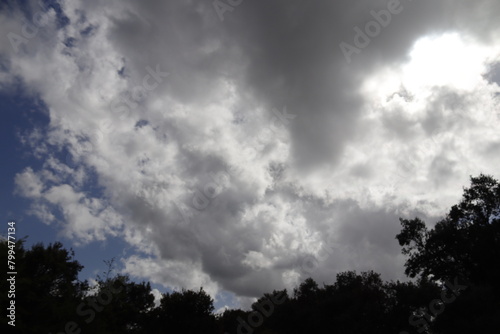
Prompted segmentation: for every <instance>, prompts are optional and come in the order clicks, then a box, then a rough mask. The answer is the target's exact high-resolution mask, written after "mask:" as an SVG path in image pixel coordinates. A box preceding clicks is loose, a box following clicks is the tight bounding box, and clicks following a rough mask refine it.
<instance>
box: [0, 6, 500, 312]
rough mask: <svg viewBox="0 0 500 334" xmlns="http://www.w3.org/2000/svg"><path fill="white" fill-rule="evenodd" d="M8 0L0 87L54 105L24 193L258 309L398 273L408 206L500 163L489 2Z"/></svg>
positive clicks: (430, 202) (187, 281)
mask: <svg viewBox="0 0 500 334" xmlns="http://www.w3.org/2000/svg"><path fill="white" fill-rule="evenodd" d="M224 3H225V2H224ZM233 3H236V1H235V2H233ZM2 6H3V8H2V13H1V14H0V24H1V25H2V27H3V29H2V30H3V31H7V32H9V33H11V34H10V35H9V34H7V35H6V36H5V38H3V39H1V42H0V61H1V66H0V70H1V72H0V88H1V89H2V90H6V91H8V90H9V87H11V86H12V85H14V84H21V85H22V86H23V88H24V89H25V90H26V91H27V92H28V93H30V94H33V95H36V96H39V97H40V98H41V99H42V100H43V102H44V103H45V104H46V105H47V108H48V113H49V116H50V125H49V126H48V127H47V128H42V129H37V131H35V132H33V133H24V134H22V139H23V141H24V142H25V143H26V145H28V147H30V148H31V149H32V151H33V153H34V154H35V155H36V156H37V157H39V158H40V159H41V160H42V161H44V164H43V167H42V168H41V169H38V170H34V169H33V168H31V167H27V168H26V169H25V170H24V171H20V172H19V174H18V175H17V177H16V184H17V190H16V191H17V193H18V194H19V195H22V196H24V197H27V198H30V199H32V203H33V205H32V208H31V212H32V213H33V214H34V215H36V216H38V217H39V218H40V219H41V220H42V221H44V222H46V223H47V224H58V226H60V230H61V233H62V234H63V235H64V236H66V237H69V238H72V239H74V241H75V243H79V244H86V243H89V242H91V241H94V240H105V239H106V238H107V237H109V236H119V237H122V238H123V239H124V240H126V241H127V242H128V243H129V244H131V245H132V246H134V247H136V249H137V254H136V255H133V256H131V257H129V258H124V259H123V264H124V270H125V271H126V272H128V273H130V274H133V275H135V276H137V277H144V278H146V279H150V280H151V281H153V282H155V283H160V284H163V285H164V286H166V287H170V288H178V287H180V286H185V287H187V288H197V287H199V286H201V285H203V286H204V287H205V289H206V290H207V291H209V292H210V293H211V294H212V295H214V296H217V294H219V293H221V292H223V291H226V292H231V293H233V294H234V295H235V296H237V297H238V298H240V299H239V301H240V302H241V303H242V305H248V302H249V300H250V299H249V298H253V297H256V296H259V295H260V294H261V293H262V292H264V291H269V290H271V289H277V288H281V287H283V286H287V287H293V286H294V284H296V283H298V282H299V281H300V280H302V279H304V278H306V277H308V276H313V277H314V278H316V279H318V280H319V281H325V282H328V281H332V280H333V278H334V277H335V274H336V273H338V272H339V271H342V270H349V269H357V270H367V269H374V270H376V271H378V272H381V273H382V274H383V276H384V278H385V279H395V278H402V277H403V275H402V272H403V270H402V264H403V263H404V259H403V258H402V257H401V256H400V249H399V246H398V245H397V242H396V240H395V239H394V237H395V234H396V233H398V231H399V222H398V219H397V218H398V217H399V216H405V217H406V216H412V215H416V214H418V215H421V216H422V217H424V218H428V219H430V222H432V221H433V219H437V218H438V217H440V216H442V215H443V214H445V213H446V211H447V210H448V208H449V206H450V205H452V204H454V203H455V202H456V201H457V200H458V199H459V198H460V194H461V189H462V186H463V185H466V184H467V182H468V177H469V175H471V174H472V175H475V174H478V173H479V172H484V173H490V174H493V175H495V174H497V175H498V166H499V165H500V161H499V160H500V159H499V155H498V150H499V148H500V132H499V131H498V128H499V125H500V115H499V114H498V93H499V90H500V88H499V86H498V82H499V77H498V71H497V68H498V65H496V64H498V62H499V55H500V53H499V46H500V45H499V43H498V42H499V40H500V35H499V32H500V29H499V28H500V27H499V25H500V22H499V21H498V20H497V17H498V14H499V13H500V4H498V3H497V2H496V1H493V0H491V1H487V0H482V1H476V2H474V4H471V3H470V2H468V1H465V0H463V1H451V0H450V1H439V2H436V1H410V0H408V1H401V2H400V3H397V2H394V1H389V3H388V2H386V1H375V2H374V1H367V0H366V1H365V0H363V1H362V0H359V1H347V0H346V1H330V2H325V1H300V0H296V1H285V0H272V1H242V2H240V4H239V5H236V6H231V7H230V8H231V10H226V11H221V9H220V8H215V7H214V5H213V3H212V2H210V1H208V2H207V1H201V0H191V1H182V2H181V1H153V0H148V1H141V2H138V1H98V0H94V1H61V2H60V5H58V6H56V5H51V6H47V7H40V5H39V4H38V3H36V2H34V1H33V2H32V3H30V4H29V5H28V6H27V7H26V8H18V7H17V6H15V5H11V6H8V5H2ZM227 6H229V5H227ZM391 6H392V7H391ZM225 8H229V7H225ZM388 8H398V10H397V12H398V13H397V14H392V15H391V17H390V20H388V21H387V20H386V21H384V22H388V23H387V24H385V23H384V22H383V23H384V24H385V25H386V26H383V25H384V24H381V23H379V28H380V29H379V31H378V33H376V32H377V30H372V31H371V32H370V31H369V32H368V33H367V30H366V29H367V27H370V24H369V23H370V22H372V21H373V22H375V21H376V16H377V15H382V14H381V13H383V12H382V11H384V10H388ZM372 11H375V13H378V14H377V15H376V16H374V14H373V12H372ZM37 13H38V14H37ZM35 14H36V15H35ZM33 15H35V16H33ZM221 17H222V18H223V21H221ZM23 18H27V20H26V19H24V20H23ZM33 18H34V19H33ZM26 22H31V23H32V24H36V22H38V23H39V24H38V27H36V26H34V27H33V26H31V28H32V30H31V31H28V30H29V26H30V25H28V24H27V23H26ZM478 22H480V24H479V23H478ZM367 24H368V25H367ZM372 26H373V24H372ZM353 27H354V28H353ZM356 27H358V28H359V30H358V29H355V28H356ZM357 31H362V32H364V33H365V34H366V36H365V37H368V38H369V40H370V41H369V44H368V45H366V46H364V47H363V48H357V49H358V51H359V52H356V53H353V54H352V55H351V56H352V57H351V59H349V60H350V61H348V59H346V57H345V54H344V53H343V51H342V48H341V47H340V45H341V43H342V42H344V43H348V44H349V45H352V46H353V47H356V41H357V40H358V42H359V41H360V40H359V38H362V37H359V36H357V34H358V33H357ZM370 34H372V35H373V36H372V37H370V36H369V35H370ZM14 35H16V36H17V37H16V36H14ZM19 37H20V38H21V39H19ZM365 42H366V41H365ZM358 44H359V43H358Z"/></svg>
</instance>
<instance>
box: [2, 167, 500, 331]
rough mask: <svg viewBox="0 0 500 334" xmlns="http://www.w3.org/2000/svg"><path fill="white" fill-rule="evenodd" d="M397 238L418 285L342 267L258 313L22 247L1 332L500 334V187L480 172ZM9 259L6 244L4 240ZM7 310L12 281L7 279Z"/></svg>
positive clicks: (266, 300)
mask: <svg viewBox="0 0 500 334" xmlns="http://www.w3.org/2000/svg"><path fill="white" fill-rule="evenodd" d="M400 222H401V226H402V230H401V232H400V233H399V234H398V235H397V236H396V238H397V240H398V241H399V244H400V245H401V246H402V252H403V254H404V255H406V256H407V262H406V264H405V270H406V274H407V275H408V276H409V277H410V278H414V280H412V281H408V282H400V281H396V282H394V281H390V282H384V281H383V280H382V279H381V277H380V275H379V274H378V273H375V272H373V271H369V272H363V273H360V274H358V273H356V272H355V271H347V272H342V273H339V274H338V275H337V277H336V279H335V282H334V283H333V284H331V285H326V284H323V285H322V286H319V285H318V284H317V283H316V282H315V281H314V280H313V279H311V278H308V279H306V280H305V281H304V282H302V283H301V284H300V285H299V286H298V287H296V288H295V289H294V290H293V291H290V292H289V291H287V290H286V289H284V290H281V291H272V292H269V293H266V294H264V295H263V296H262V297H261V298H259V299H258V301H257V302H255V303H254V304H253V305H252V309H251V310H240V309H236V310H226V311H225V312H223V313H222V314H214V313H213V312H214V306H213V300H212V298H211V297H210V296H209V295H208V294H207V293H206V292H205V291H204V290H203V289H202V288H200V290H198V291H192V290H182V291H179V292H172V293H166V294H163V295H162V298H161V302H160V304H159V305H158V306H155V304H154V297H153V295H152V293H151V286H150V283H148V282H141V283H136V282H133V281H131V280H130V279H129V277H128V276H126V275H120V274H113V275H112V271H111V269H112V262H108V265H109V268H110V270H108V272H106V273H104V274H103V276H102V277H101V276H99V277H98V278H97V285H96V286H93V287H90V286H89V285H88V283H86V282H83V281H79V280H78V273H79V272H80V271H81V270H82V268H83V266H82V265H81V264H80V263H79V262H78V261H76V260H75V259H74V253H73V251H72V250H67V249H65V248H64V247H63V245H62V244H61V243H59V242H56V243H54V244H50V245H48V246H46V247H45V246H44V245H43V244H36V245H34V246H33V247H32V248H31V249H25V248H24V245H23V244H24V241H23V240H20V241H18V242H17V244H16V266H17V268H16V269H17V278H16V285H15V310H16V318H15V327H13V326H11V325H9V324H8V322H9V321H10V319H9V318H8V317H6V316H5V315H3V316H2V322H1V327H2V333H16V332H17V333H30V334H33V333H53V334H56V333H69V334H79V333H93V334H100V333H186V334H189V333H196V334H202V333H203V334H210V333H220V334H225V333H227V334H233V333H234V334H236V333H245V334H246V333H256V334H259V333H262V334H264V333H266V334H294V333H297V334H299V333H300V334H303V333H329V334H331V333H342V334H347V333H356V334H359V333H370V334H374V333H384V334H387V333H424V332H426V333H454V334H457V333H468V334H469V333H498V330H499V329H500V293H499V283H500V261H499V259H500V186H499V183H498V181H497V180H495V179H494V178H493V177H491V176H486V175H482V174H481V175H479V176H478V177H471V186H470V187H469V188H465V189H464V193H463V199H462V201H461V202H460V203H459V204H457V205H454V206H453V207H452V208H451V210H450V212H449V214H448V215H447V216H446V217H445V218H444V219H443V220H441V221H440V222H438V223H437V224H436V225H435V226H434V227H433V228H430V229H429V228H427V227H426V225H425V223H424V222H423V221H421V220H420V219H419V218H415V219H412V220H407V219H401V218H400ZM0 247H1V251H0V254H1V256H2V259H3V262H4V263H7V250H8V248H7V243H6V242H2V243H0ZM0 284H1V288H2V289H1V291H2V294H1V296H0V299H1V301H2V309H3V312H5V313H6V314H8V311H7V312H6V309H7V308H8V307H9V304H8V303H9V300H8V298H7V291H8V289H9V282H8V281H7V280H6V279H4V280H2V281H1V283H0Z"/></svg>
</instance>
